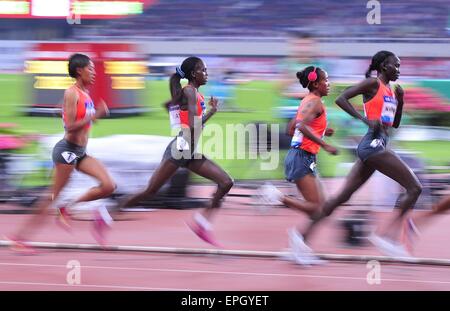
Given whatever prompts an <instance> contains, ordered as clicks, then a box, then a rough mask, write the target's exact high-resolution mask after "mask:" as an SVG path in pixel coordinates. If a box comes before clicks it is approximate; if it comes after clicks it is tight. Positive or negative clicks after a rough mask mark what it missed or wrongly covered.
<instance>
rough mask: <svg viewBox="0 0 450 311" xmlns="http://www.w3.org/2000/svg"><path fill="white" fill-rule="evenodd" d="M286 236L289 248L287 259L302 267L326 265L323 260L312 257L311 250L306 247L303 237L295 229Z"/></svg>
mask: <svg viewBox="0 0 450 311" xmlns="http://www.w3.org/2000/svg"><path fill="white" fill-rule="evenodd" d="M288 236H289V246H290V248H291V249H290V250H291V253H290V256H289V257H290V258H292V260H294V261H295V262H296V263H298V264H300V265H303V266H311V265H321V264H325V263H326V261H325V260H322V259H320V258H319V257H317V256H316V255H314V253H313V251H312V249H311V248H310V247H309V246H308V245H306V243H305V241H304V239H303V236H302V235H301V234H300V233H299V232H298V231H297V230H296V229H295V228H291V229H290V230H288Z"/></svg>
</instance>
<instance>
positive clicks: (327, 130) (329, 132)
mask: <svg viewBox="0 0 450 311" xmlns="http://www.w3.org/2000/svg"><path fill="white" fill-rule="evenodd" d="M333 134H334V130H333V129H332V128H331V127H329V128H327V129H326V130H325V136H327V137H330V136H333Z"/></svg>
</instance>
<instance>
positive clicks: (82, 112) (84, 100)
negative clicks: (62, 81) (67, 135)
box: [62, 86, 95, 129]
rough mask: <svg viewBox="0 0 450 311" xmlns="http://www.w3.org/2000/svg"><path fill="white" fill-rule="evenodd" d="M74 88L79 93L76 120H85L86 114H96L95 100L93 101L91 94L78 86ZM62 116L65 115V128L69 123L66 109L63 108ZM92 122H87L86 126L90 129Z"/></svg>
mask: <svg viewBox="0 0 450 311" xmlns="http://www.w3.org/2000/svg"><path fill="white" fill-rule="evenodd" d="M74 88H75V90H76V92H77V95H78V100H77V113H76V118H75V122H76V121H79V120H83V119H84V118H85V117H86V116H92V115H95V106H94V102H93V101H92V99H91V97H90V96H89V94H87V93H86V92H84V91H82V90H80V89H79V88H78V87H77V86H75V87H74ZM62 116H63V123H64V128H65V127H66V123H67V116H66V114H65V113H64V110H63V113H62ZM91 123H92V122H91ZM91 123H88V124H86V125H85V127H84V128H85V129H89V128H90V127H91Z"/></svg>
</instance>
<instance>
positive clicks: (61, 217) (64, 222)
mask: <svg viewBox="0 0 450 311" xmlns="http://www.w3.org/2000/svg"><path fill="white" fill-rule="evenodd" d="M56 224H57V225H59V226H60V227H61V228H63V229H64V230H65V231H67V232H72V226H71V225H70V214H69V212H68V211H67V208H66V207H60V208H58V215H57V216H56Z"/></svg>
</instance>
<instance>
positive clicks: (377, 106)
mask: <svg viewBox="0 0 450 311" xmlns="http://www.w3.org/2000/svg"><path fill="white" fill-rule="evenodd" d="M377 80H378V91H377V93H376V94H375V96H374V97H373V98H372V99H370V100H369V101H367V102H366V103H364V114H365V115H366V118H367V119H368V120H380V121H381V123H382V124H383V125H386V126H392V125H393V124H394V118H395V113H396V112H397V99H396V98H395V94H394V92H392V90H391V88H390V87H389V86H387V85H385V84H384V83H383V82H382V81H381V80H380V79H377Z"/></svg>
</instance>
